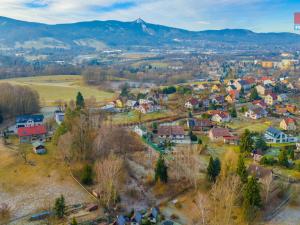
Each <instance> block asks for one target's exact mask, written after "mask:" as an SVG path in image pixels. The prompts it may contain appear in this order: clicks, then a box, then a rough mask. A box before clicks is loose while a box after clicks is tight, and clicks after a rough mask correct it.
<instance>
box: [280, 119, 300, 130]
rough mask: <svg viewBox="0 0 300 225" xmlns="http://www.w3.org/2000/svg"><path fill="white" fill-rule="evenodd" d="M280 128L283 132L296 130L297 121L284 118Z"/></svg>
mask: <svg viewBox="0 0 300 225" xmlns="http://www.w3.org/2000/svg"><path fill="white" fill-rule="evenodd" d="M280 128H281V129H282V130H296V129H297V126H296V121H295V120H294V119H293V118H284V119H283V120H281V122H280Z"/></svg>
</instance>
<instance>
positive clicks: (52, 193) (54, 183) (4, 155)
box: [0, 143, 93, 224]
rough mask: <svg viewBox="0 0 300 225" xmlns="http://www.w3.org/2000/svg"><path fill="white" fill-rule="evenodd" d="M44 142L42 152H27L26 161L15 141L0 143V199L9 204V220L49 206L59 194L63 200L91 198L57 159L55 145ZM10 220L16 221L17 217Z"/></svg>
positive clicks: (73, 200)
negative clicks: (25, 161)
mask: <svg viewBox="0 0 300 225" xmlns="http://www.w3.org/2000/svg"><path fill="white" fill-rule="evenodd" d="M46 146H47V149H48V153H47V154H46V155H37V154H34V153H30V154H29V155H28V160H29V161H30V163H27V164H25V163H24V161H23V159H22V158H21V157H20V156H19V155H18V153H17V151H16V149H17V148H16V146H15V145H9V146H4V145H3V144H2V143H0V158H1V163H0V199H1V203H6V204H8V206H9V207H10V209H11V219H12V220H16V219H18V218H21V217H23V216H27V215H28V214H31V213H34V212H39V211H41V210H45V209H49V207H53V204H54V201H55V198H57V197H59V196H60V195H61V194H63V195H64V196H65V198H66V201H67V204H75V203H82V202H91V201H93V199H92V198H91V196H90V195H89V194H87V193H86V192H85V191H84V190H83V189H82V188H81V187H80V186H79V185H78V184H77V183H76V182H75V181H74V180H73V179H72V178H71V176H70V172H69V169H68V168H67V166H66V165H65V164H64V163H63V162H62V160H59V159H58V157H59V156H58V154H57V152H56V148H55V147H54V146H52V145H51V144H47V145H46ZM0 223H1V222H0ZM13 224H19V220H16V221H14V223H13ZM21 224H22V223H21ZM24 224H25V223H24ZM26 224H28V221H27V223H26Z"/></svg>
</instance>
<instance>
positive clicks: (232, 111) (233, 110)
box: [230, 105, 237, 118]
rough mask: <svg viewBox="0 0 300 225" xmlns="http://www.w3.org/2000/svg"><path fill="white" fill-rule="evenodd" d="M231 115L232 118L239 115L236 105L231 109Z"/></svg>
mask: <svg viewBox="0 0 300 225" xmlns="http://www.w3.org/2000/svg"><path fill="white" fill-rule="evenodd" d="M230 116H231V117H232V118H236V117H237V112H236V108H235V105H233V106H232V108H231V109H230Z"/></svg>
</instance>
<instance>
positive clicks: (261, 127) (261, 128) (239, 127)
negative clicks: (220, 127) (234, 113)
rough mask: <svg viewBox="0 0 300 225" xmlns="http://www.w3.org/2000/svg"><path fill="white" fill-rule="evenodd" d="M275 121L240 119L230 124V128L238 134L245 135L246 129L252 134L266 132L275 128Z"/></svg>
mask: <svg viewBox="0 0 300 225" xmlns="http://www.w3.org/2000/svg"><path fill="white" fill-rule="evenodd" d="M273 125H274V121H271V120H270V119H268V118H263V119H259V120H251V119H246V118H243V117H240V118H238V119H234V120H233V122H231V123H229V124H228V126H229V127H230V128H232V129H234V130H235V131H236V132H238V133H243V132H244V130H245V129H248V130H250V131H252V132H260V133H261V132H265V131H266V129H268V127H270V126H273Z"/></svg>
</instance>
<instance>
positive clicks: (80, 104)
mask: <svg viewBox="0 0 300 225" xmlns="http://www.w3.org/2000/svg"><path fill="white" fill-rule="evenodd" d="M76 107H77V108H78V109H83V108H84V98H83V96H82V94H81V92H78V93H77V96H76Z"/></svg>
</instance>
